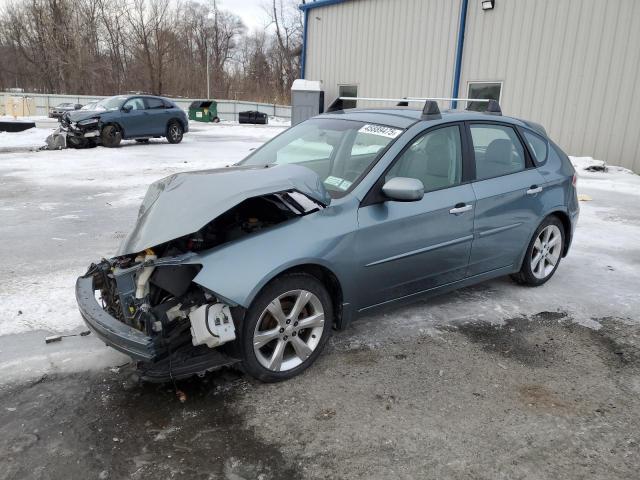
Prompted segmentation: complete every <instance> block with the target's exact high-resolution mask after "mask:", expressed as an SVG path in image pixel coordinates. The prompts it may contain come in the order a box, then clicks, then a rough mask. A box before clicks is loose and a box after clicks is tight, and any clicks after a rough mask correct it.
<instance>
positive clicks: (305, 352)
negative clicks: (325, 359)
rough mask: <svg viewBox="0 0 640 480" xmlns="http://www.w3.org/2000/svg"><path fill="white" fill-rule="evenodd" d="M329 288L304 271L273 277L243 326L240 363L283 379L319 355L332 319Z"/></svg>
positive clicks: (267, 378) (262, 376)
mask: <svg viewBox="0 0 640 480" xmlns="http://www.w3.org/2000/svg"><path fill="white" fill-rule="evenodd" d="M332 312H333V309H332V302H331V297H330V295H329V292H328V291H327V289H326V288H325V287H324V285H323V284H322V283H321V282H320V281H319V280H318V279H316V278H315V277H313V276H311V275H307V274H303V273H299V274H298V273H297V274H290V275H285V276H283V277H280V278H277V279H275V280H273V281H272V282H271V283H270V284H268V285H267V286H266V287H265V288H264V289H263V291H262V292H261V293H260V294H259V295H258V296H257V297H256V299H255V300H254V302H253V303H252V304H251V307H250V308H249V310H248V311H247V314H246V316H245V321H244V325H243V328H242V350H243V366H244V369H245V370H246V372H247V373H249V374H250V375H251V376H253V377H255V378H257V379H258V380H262V381H263V382H277V381H280V380H287V379H289V378H292V377H294V376H296V375H298V374H299V373H301V372H303V371H304V370H306V369H307V368H308V367H309V366H310V365H311V364H312V363H313V362H314V361H315V360H316V358H318V356H319V355H320V352H321V351H322V348H323V347H324V345H325V343H326V342H327V339H328V338H329V335H330V333H331V325H332V323H333V313H332Z"/></svg>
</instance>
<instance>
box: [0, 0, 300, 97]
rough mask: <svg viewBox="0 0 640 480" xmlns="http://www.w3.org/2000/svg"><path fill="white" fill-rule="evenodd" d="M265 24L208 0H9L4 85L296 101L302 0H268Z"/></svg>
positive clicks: (1, 44) (3, 34)
mask: <svg viewBox="0 0 640 480" xmlns="http://www.w3.org/2000/svg"><path fill="white" fill-rule="evenodd" d="M265 1H268V2H269V3H268V8H267V11H266V15H265V17H266V18H265V20H266V21H265V24H268V27H267V28H266V30H264V31H257V32H251V33H248V32H247V29H246V27H245V26H244V25H243V24H242V21H241V20H240V18H239V17H238V16H236V15H234V14H232V13H230V12H228V11H225V10H223V9H220V8H219V7H218V4H217V2H216V1H215V0H209V3H204V2H202V1H190V0H187V1H186V3H179V2H175V1H174V0H21V1H20V0H12V1H11V0H10V1H9V3H7V4H5V6H4V7H3V8H2V10H0V89H4V88H7V87H14V86H19V87H22V88H25V89H26V90H31V91H46V92H51V93H77V94H95V95H105V94H116V93H123V92H128V91H147V92H153V93H157V94H166V95H173V96H188V97H198V96H204V95H205V94H206V91H207V84H206V64H207V60H208V61H209V65H210V71H211V86H212V93H213V94H214V96H216V97H218V98H220V97H231V98H233V97H237V98H240V99H251V100H257V101H269V102H287V101H288V98H289V87H290V85H291V82H292V81H293V79H294V78H295V77H296V76H297V74H298V68H299V54H300V45H301V39H302V16H301V15H300V13H299V12H298V11H297V10H296V3H297V0H265Z"/></svg>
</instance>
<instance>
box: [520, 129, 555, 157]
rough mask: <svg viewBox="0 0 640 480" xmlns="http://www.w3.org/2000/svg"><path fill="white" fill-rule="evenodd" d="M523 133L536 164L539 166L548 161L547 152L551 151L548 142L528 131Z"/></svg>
mask: <svg viewBox="0 0 640 480" xmlns="http://www.w3.org/2000/svg"><path fill="white" fill-rule="evenodd" d="M522 133H523V135H524V139H525V141H526V142H527V144H528V145H529V150H531V153H532V155H533V157H534V158H535V160H536V162H537V163H539V164H542V163H544V162H545V161H546V160H547V152H548V149H549V147H548V145H547V141H546V140H545V139H544V138H542V137H540V136H538V135H536V134H535V133H532V132H530V131H528V130H523V131H522Z"/></svg>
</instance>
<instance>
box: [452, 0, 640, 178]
mask: <svg viewBox="0 0 640 480" xmlns="http://www.w3.org/2000/svg"><path fill="white" fill-rule="evenodd" d="M464 46H465V48H464V56H463V63H462V78H461V83H460V85H461V88H460V94H461V95H466V92H467V86H468V82H469V81H478V80H480V81H488V80H499V81H503V82H504V84H503V90H502V98H501V104H502V110H503V112H504V113H505V114H507V115H513V116H516V117H523V118H527V119H530V120H533V121H536V122H539V123H541V124H542V125H544V126H545V128H546V129H547V131H548V132H549V135H550V136H551V138H553V139H554V140H555V141H556V142H557V143H558V144H559V145H560V146H561V147H562V148H563V149H564V150H566V151H567V153H569V154H570V155H584V156H592V157H595V158H599V159H602V160H605V161H607V162H608V163H610V164H614V165H622V166H625V167H627V168H631V169H633V170H635V171H636V172H639V173H640V85H639V84H640V1H638V0H614V1H602V0H497V1H496V2H495V8H494V9H493V10H490V11H482V9H481V6H480V2H473V1H472V2H469V10H468V12H467V30H466V36H465V45H464Z"/></svg>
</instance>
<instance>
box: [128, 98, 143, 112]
mask: <svg viewBox="0 0 640 480" xmlns="http://www.w3.org/2000/svg"><path fill="white" fill-rule="evenodd" d="M123 107H131V110H144V101H143V100H142V99H141V98H132V99H130V100H127V101H126V102H125V104H124V105H123Z"/></svg>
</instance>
